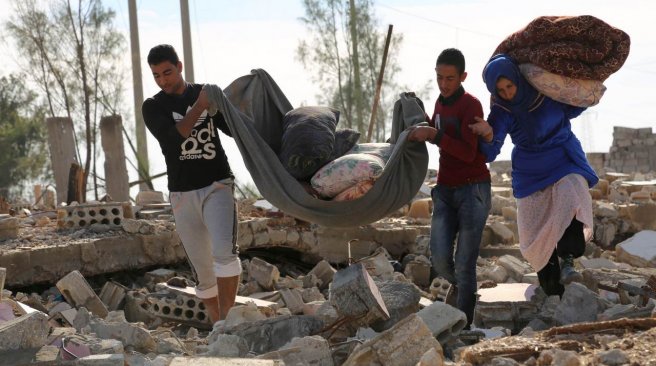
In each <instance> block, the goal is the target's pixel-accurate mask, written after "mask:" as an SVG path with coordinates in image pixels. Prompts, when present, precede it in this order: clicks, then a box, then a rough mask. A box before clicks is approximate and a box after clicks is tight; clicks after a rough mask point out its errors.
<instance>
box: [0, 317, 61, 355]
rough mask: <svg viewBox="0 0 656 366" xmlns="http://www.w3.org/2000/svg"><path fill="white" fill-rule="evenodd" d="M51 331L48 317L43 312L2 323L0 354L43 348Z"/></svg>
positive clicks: (0, 326)
mask: <svg viewBox="0 0 656 366" xmlns="http://www.w3.org/2000/svg"><path fill="white" fill-rule="evenodd" d="M49 331H50V325H49V324H48V317H47V316H46V315H45V314H44V313H42V312H33V313H29V314H25V315H22V316H20V317H18V318H15V319H12V320H9V321H6V322H4V323H0V352H5V351H14V350H18V349H27V348H38V347H41V346H43V345H45V342H46V339H47V337H48V332H49Z"/></svg>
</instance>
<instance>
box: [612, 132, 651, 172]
mask: <svg viewBox="0 0 656 366" xmlns="http://www.w3.org/2000/svg"><path fill="white" fill-rule="evenodd" d="M606 168H608V169H611V170H614V171H616V172H620V173H635V172H639V173H648V172H651V171H656V135H655V134H654V133H653V132H652V128H651V127H645V128H627V127H614V129H613V145H612V146H611V147H610V153H609V156H608V161H607V162H606Z"/></svg>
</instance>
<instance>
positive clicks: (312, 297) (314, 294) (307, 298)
mask: <svg viewBox="0 0 656 366" xmlns="http://www.w3.org/2000/svg"><path fill="white" fill-rule="evenodd" d="M301 296H302V297H303V302H304V303H308V302H312V301H324V300H326V298H325V297H324V296H323V294H322V293H321V291H319V289H318V288H317V287H310V288H304V289H302V290H301Z"/></svg>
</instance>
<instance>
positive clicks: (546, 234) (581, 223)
mask: <svg viewBox="0 0 656 366" xmlns="http://www.w3.org/2000/svg"><path fill="white" fill-rule="evenodd" d="M483 79H484V81H485V84H486V86H487V89H488V90H489V91H490V94H491V95H492V97H491V108H490V114H489V115H488V118H487V121H485V120H483V119H479V122H478V123H476V124H474V125H472V126H471V128H472V130H473V131H474V132H475V133H477V134H479V135H480V136H481V140H482V141H481V142H482V143H480V144H479V148H480V149H481V151H482V152H483V153H484V154H485V155H486V157H487V161H488V162H490V161H494V159H495V158H496V157H497V155H498V154H499V152H500V151H501V146H502V145H503V143H504V140H505V139H506V136H507V135H510V138H511V140H512V143H513V145H514V147H513V151H512V155H511V162H512V187H513V194H514V196H515V198H516V199H517V224H518V231H519V242H520V249H521V252H522V255H523V256H524V258H526V260H527V261H528V262H529V263H530V264H531V265H532V266H533V267H534V268H535V269H536V270H537V271H538V279H539V281H540V286H541V287H542V288H543V289H544V290H545V292H546V293H547V294H548V295H560V296H562V294H563V292H564V286H563V285H565V284H569V283H571V282H572V281H581V280H582V276H581V274H580V273H578V272H576V271H575V269H574V258H577V257H580V256H581V255H583V252H584V250H585V243H586V242H587V241H589V240H590V239H591V237H592V198H591V196H590V193H589V191H588V190H589V188H591V187H592V186H594V185H595V184H596V183H597V181H598V180H599V178H598V177H597V175H596V174H595V172H594V170H593V169H592V167H590V164H589V163H588V161H587V159H586V157H585V153H584V152H583V148H582V147H581V143H580V142H579V140H578V139H577V138H576V136H575V135H574V133H573V132H572V128H571V127H572V126H571V124H570V119H572V118H574V117H577V116H578V115H580V114H581V113H582V112H583V111H584V110H585V108H582V107H573V106H570V105H567V104H563V103H561V102H558V101H555V100H553V99H551V98H549V97H546V96H544V95H542V94H540V93H539V92H538V91H537V90H536V89H535V88H533V87H532V86H531V85H530V84H529V83H528V81H527V80H526V79H525V78H524V76H523V75H522V74H521V72H520V70H519V67H518V66H517V64H516V63H515V62H514V60H513V59H512V58H510V57H509V56H507V55H504V54H500V55H496V56H494V57H493V58H492V59H490V61H489V62H488V64H487V65H486V66H485V69H484V70H483ZM559 258H560V260H561V261H562V263H561V262H560V261H559Z"/></svg>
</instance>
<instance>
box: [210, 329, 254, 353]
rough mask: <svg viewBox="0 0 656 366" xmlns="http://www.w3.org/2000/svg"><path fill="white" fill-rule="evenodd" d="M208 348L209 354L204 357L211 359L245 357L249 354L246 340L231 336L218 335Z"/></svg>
mask: <svg viewBox="0 0 656 366" xmlns="http://www.w3.org/2000/svg"><path fill="white" fill-rule="evenodd" d="M210 339H213V342H211V343H210V344H209V345H208V346H207V352H204V353H203V354H202V355H203V356H211V357H245V356H246V354H247V353H248V343H246V340H245V339H243V338H241V337H239V336H236V335H231V334H217V335H215V336H214V337H212V338H210Z"/></svg>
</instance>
